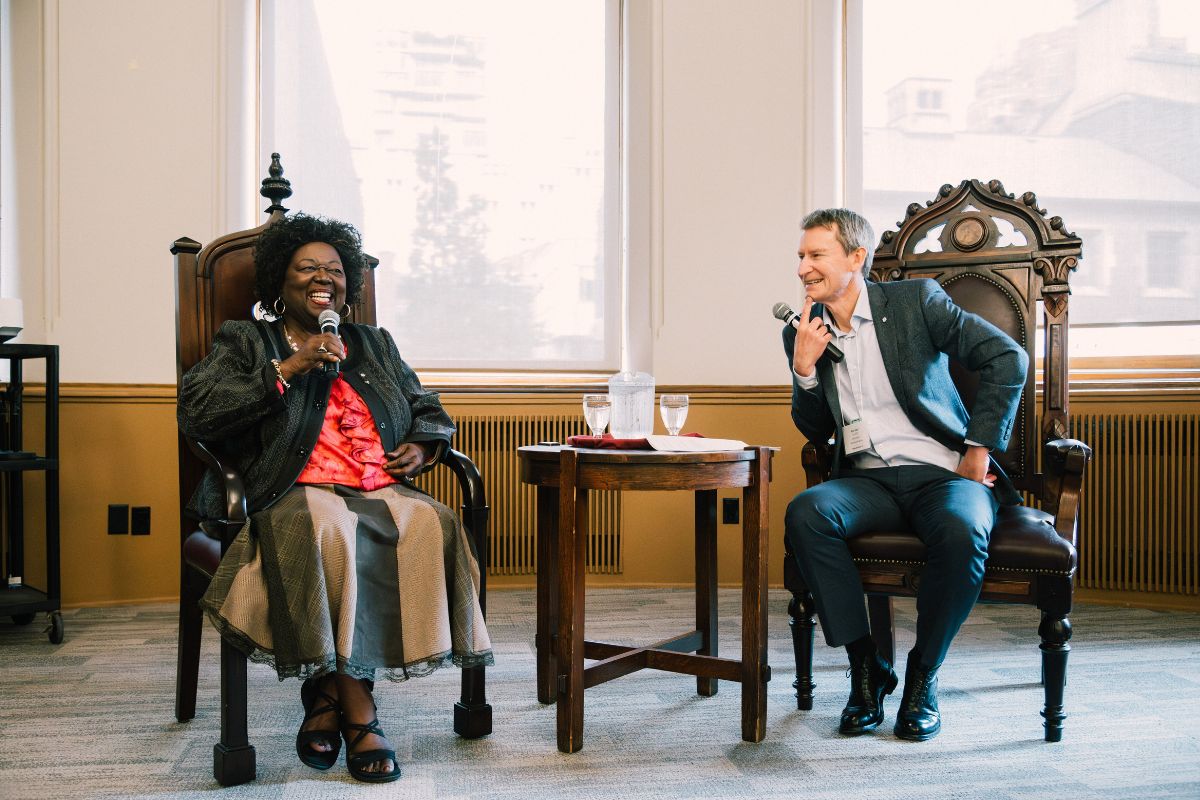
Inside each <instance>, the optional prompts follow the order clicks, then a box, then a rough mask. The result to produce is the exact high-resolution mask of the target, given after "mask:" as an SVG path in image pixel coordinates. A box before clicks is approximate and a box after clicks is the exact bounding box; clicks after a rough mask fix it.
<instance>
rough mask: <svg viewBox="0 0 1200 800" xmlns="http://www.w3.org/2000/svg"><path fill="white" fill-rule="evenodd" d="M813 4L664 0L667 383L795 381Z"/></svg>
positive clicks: (661, 306)
mask: <svg viewBox="0 0 1200 800" xmlns="http://www.w3.org/2000/svg"><path fill="white" fill-rule="evenodd" d="M804 11H805V5H804V4H803V3H796V2H793V0H756V2H753V3H738V2H729V1H728V0H665V2H664V3H663V18H662V22H663V25H662V42H661V48H662V88H661V92H660V96H661V98H662V106H661V109H662V148H661V157H662V198H661V202H662V219H663V228H662V277H661V288H658V287H656V289H657V290H658V291H660V292H661V295H660V296H659V297H655V298H652V304H651V325H652V332H653V342H654V364H653V369H654V375H655V377H656V379H657V380H658V382H659V383H699V384H782V383H785V382H787V370H786V364H785V362H784V358H783V355H782V348H781V346H780V344H779V323H778V322H777V321H776V320H775V319H774V318H773V317H772V316H771V313H770V311H771V306H772V305H773V304H774V303H775V302H777V301H779V300H785V301H788V302H793V301H794V298H795V297H796V296H797V292H796V291H795V285H796V278H795V266H796V264H795V257H794V253H795V251H796V245H797V242H798V239H799V233H798V227H797V223H798V221H799V219H800V218H801V217H802V216H803V212H804V197H803V196H802V195H803V186H804V183H803V172H804V169H803V168H804V161H805V148H804V145H805V138H806V137H805V131H804V116H805V115H804V107H805V92H804V88H805V47H804V38H805V37H804V27H805V26H804Z"/></svg>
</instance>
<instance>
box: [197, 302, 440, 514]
mask: <svg viewBox="0 0 1200 800" xmlns="http://www.w3.org/2000/svg"><path fill="white" fill-rule="evenodd" d="M339 332H340V333H341V335H342V337H343V339H344V340H345V342H346V345H347V349H348V352H347V357H346V360H345V361H343V362H342V375H343V377H344V378H345V379H346V380H347V381H348V382H349V383H350V385H351V386H352V387H354V390H355V391H356V392H358V393H359V395H361V396H362V398H363V400H364V401H365V402H366V404H367V407H368V408H369V409H370V410H371V414H372V415H373V416H374V417H375V424H376V427H377V428H378V430H379V436H380V438H381V439H382V441H383V448H384V450H385V451H389V452H390V451H391V450H393V449H395V448H396V447H398V446H399V445H401V444H403V443H404V442H436V443H437V445H438V447H437V453H438V455H439V456H440V455H441V453H442V452H443V451H444V450H445V448H446V446H447V445H448V444H449V442H450V438H451V437H452V436H453V435H454V430H455V428H454V423H453V422H452V421H451V419H450V417H449V415H447V414H446V412H445V410H444V409H443V408H442V404H441V402H440V401H439V400H438V395H437V393H436V392H428V391H426V390H425V389H424V388H422V386H421V382H420V380H418V379H417V376H416V373H414V372H413V371H412V369H411V368H410V367H409V366H408V365H407V364H405V363H404V360H403V359H401V358H400V353H399V351H398V350H397V349H396V343H395V342H393V341H392V337H391V334H389V333H388V332H387V331H385V330H383V329H382V328H373V327H370V326H367V325H356V324H352V323H346V324H343V325H342V326H341V327H340V328H339ZM290 353H291V349H290V348H289V347H288V345H287V343H286V341H285V340H284V338H283V333H282V331H281V329H280V326H279V324H278V323H267V322H252V321H246V320H231V321H229V322H226V323H224V324H223V325H222V326H221V329H220V330H219V331H218V332H217V336H216V338H215V339H214V340H213V349H212V352H211V353H209V354H208V356H207V357H206V358H205V359H204V360H203V361H201V362H200V363H199V364H197V365H196V366H194V367H193V368H192V369H190V370H188V372H187V374H186V375H184V376H183V383H182V385H181V386H180V387H179V403H178V406H177V409H176V414H177V417H178V420H179V429H180V430H181V431H182V432H183V434H184V435H185V436H188V437H190V438H192V439H195V440H198V441H201V442H204V443H205V444H207V445H210V446H212V447H214V448H215V449H216V451H217V452H218V453H220V454H222V455H223V456H224V457H225V458H227V459H229V461H230V462H231V463H232V465H233V466H235V467H236V468H237V470H238V471H239V472H240V473H241V474H242V479H243V481H244V483H245V488H246V502H247V507H248V510H249V511H250V512H251V513H253V512H254V511H258V510H260V509H263V508H266V507H267V506H269V505H271V503H273V502H275V500H277V499H278V498H279V497H280V495H282V494H283V493H284V492H285V491H287V490H288V489H289V488H290V487H291V486H292V484H293V483H295V481H296V478H297V477H299V475H300V473H301V472H302V471H303V469H304V466H305V464H307V463H308V458H309V454H311V453H312V449H313V446H314V445H315V444H316V442H317V437H318V436H319V435H320V432H321V425H322V423H323V421H324V418H325V408H326V404H327V403H328V401H329V389H330V382H329V381H328V380H327V379H326V378H324V377H323V376H321V374H320V373H319V372H310V373H308V374H307V375H300V376H297V377H295V378H293V379H292V381H291V388H290V389H288V390H287V391H286V392H284V393H283V394H282V395H281V394H280V393H279V388H278V386H277V384H276V381H277V376H276V373H275V368H274V367H273V366H272V364H271V359H273V358H277V359H279V360H281V361H282V360H283V359H284V358H286V357H287V355H290ZM434 461H436V459H434ZM432 463H433V462H431V464H430V466H431V465H432ZM223 498H224V495H223V493H222V489H221V485H220V481H219V480H218V478H217V476H216V475H213V474H212V473H211V472H209V473H208V474H206V475H205V476H204V478H203V480H202V481H201V482H200V485H199V487H198V488H197V489H196V494H195V495H194V496H193V497H192V502H191V503H190V504H189V508H190V509H191V510H192V511H194V512H196V513H198V514H199V515H200V516H201V518H215V517H218V516H220V515H221V514H222V513H223V509H224V499H223Z"/></svg>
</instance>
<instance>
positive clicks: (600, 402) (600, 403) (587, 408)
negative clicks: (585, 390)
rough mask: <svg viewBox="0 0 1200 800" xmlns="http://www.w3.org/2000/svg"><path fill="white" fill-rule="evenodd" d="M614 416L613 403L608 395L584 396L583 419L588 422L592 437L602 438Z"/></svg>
mask: <svg viewBox="0 0 1200 800" xmlns="http://www.w3.org/2000/svg"><path fill="white" fill-rule="evenodd" d="M611 415H612V403H611V402H610V401H609V399H608V395H606V394H585V395H584V396H583V418H584V419H585V420H587V425H588V428H589V429H590V430H591V432H592V436H601V435H603V434H604V429H605V428H607V427H608V419H609V417H610V416H611Z"/></svg>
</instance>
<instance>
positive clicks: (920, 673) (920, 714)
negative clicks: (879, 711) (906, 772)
mask: <svg viewBox="0 0 1200 800" xmlns="http://www.w3.org/2000/svg"><path fill="white" fill-rule="evenodd" d="M940 666H941V665H940V664H939V665H938V666H937V667H926V666H922V665H921V658H920V655H919V654H918V653H917V652H916V651H915V650H914V651H913V652H911V653H909V654H908V665H907V666H906V667H905V668H904V695H903V698H902V699H901V700H900V710H899V711H897V712H896V727H895V728H894V729H893V730H894V732H895V734H896V735H897V736H898V737H900V738H901V739H908V740H909V741H912V742H923V741H925V740H926V739H932V738H933V737H935V736H937V735H938V732H939V731H940V730H941V729H942V715H941V714H940V713H939V712H938V704H937V683H938V679H937V673H938V669H939V667H940Z"/></svg>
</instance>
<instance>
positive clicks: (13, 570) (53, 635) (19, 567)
mask: <svg viewBox="0 0 1200 800" xmlns="http://www.w3.org/2000/svg"><path fill="white" fill-rule="evenodd" d="M31 358H33V359H36V358H41V359H45V361H46V443H45V448H44V451H43V452H42V453H41V454H40V455H39V454H38V453H36V452H33V451H30V450H25V449H24V430H23V417H24V414H23V404H24V399H25V398H24V391H25V385H24V365H25V361H26V360H28V359H31ZM0 359H4V360H7V362H8V365H9V379H8V384H7V385H6V387H5V388H4V390H3V391H2V392H0V413H2V419H0V500H2V501H3V506H4V584H3V586H0V616H10V617H12V620H13V622H15V623H16V624H18V625H28V624H29V623H31V622H33V620H34V617H35V616H36V615H37V614H38V613H39V612H43V611H44V612H46V613H47V615H48V618H49V622H50V627H49V629H48V633H49V635H50V641H51V642H53V643H54V644H59V643H60V642H62V640H63V619H62V612H61V611H59V608H60V606H61V599H62V593H61V589H60V587H59V549H58V547H59V545H58V533H59V531H58V346H57V345H44V344H0ZM34 470H37V471H42V472H44V473H45V475H46V520H45V521H46V587H45V589H44V590H43V589H39V588H36V587H34V586H30V585H29V584H28V583H27V582H26V581H25V577H24V576H25V481H24V475H25V473H26V472H29V471H34Z"/></svg>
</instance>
